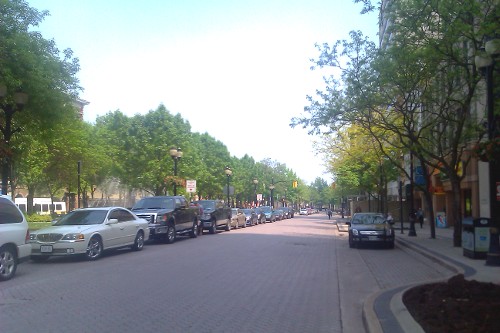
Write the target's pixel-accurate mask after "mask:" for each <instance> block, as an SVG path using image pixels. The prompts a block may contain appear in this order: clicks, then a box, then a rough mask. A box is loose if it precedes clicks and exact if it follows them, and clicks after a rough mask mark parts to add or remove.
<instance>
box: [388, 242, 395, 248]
mask: <svg viewBox="0 0 500 333" xmlns="http://www.w3.org/2000/svg"><path fill="white" fill-rule="evenodd" d="M387 247H388V248H389V249H393V248H394V240H393V241H391V242H389V243H388V244H387Z"/></svg>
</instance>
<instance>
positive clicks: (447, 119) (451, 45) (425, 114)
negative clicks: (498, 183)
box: [292, 0, 499, 246]
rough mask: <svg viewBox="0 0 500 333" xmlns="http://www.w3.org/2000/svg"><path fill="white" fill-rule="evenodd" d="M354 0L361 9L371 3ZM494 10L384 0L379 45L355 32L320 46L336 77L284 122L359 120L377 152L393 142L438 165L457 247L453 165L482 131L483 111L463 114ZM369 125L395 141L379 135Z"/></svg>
mask: <svg viewBox="0 0 500 333" xmlns="http://www.w3.org/2000/svg"><path fill="white" fill-rule="evenodd" d="M356 2H359V1H356ZM362 2H363V3H364V4H365V9H367V10H368V9H370V8H371V7H373V6H372V5H371V2H370V1H362ZM370 6H371V7H370ZM494 13H497V14H498V6H497V5H494V4H493V2H491V3H490V2H489V1H485V2H478V1H475V0H464V1H459V4H457V2H456V1H451V0H443V1H420V0H408V1H400V2H398V1H394V2H391V4H390V6H387V7H386V8H384V12H383V15H384V16H385V17H389V18H390V19H391V22H392V24H391V25H390V26H389V27H388V31H387V34H386V35H387V36H390V40H383V44H382V45H383V46H384V48H382V49H377V48H376V47H375V45H374V43H372V42H370V41H369V40H367V39H366V38H364V37H363V36H362V34H361V33H359V32H352V33H351V40H350V41H339V42H337V43H335V44H334V45H333V46H332V47H330V46H329V45H327V44H324V45H323V46H322V47H321V48H320V50H321V54H320V57H319V59H318V60H316V66H319V67H323V66H333V67H335V68H339V69H341V73H342V74H341V79H340V80H338V79H336V78H334V77H333V78H329V79H328V80H327V81H326V83H327V85H328V86H327V89H326V91H325V92H321V91H318V93H317V96H318V100H315V99H313V98H312V97H310V102H311V105H310V106H309V107H306V112H308V113H309V116H308V117H303V118H295V119H292V125H299V124H301V125H303V126H304V127H309V128H312V129H313V131H316V132H317V131H318V129H319V128H320V127H321V126H328V129H329V130H330V131H331V132H336V131H338V130H339V129H340V128H341V127H342V126H344V125H345V124H353V123H356V124H359V125H360V126H362V127H364V128H366V129H367V130H369V131H372V132H373V133H372V134H373V136H374V138H375V139H377V140H378V142H379V145H380V148H381V149H382V150H383V149H384V147H386V146H387V145H393V146H394V147H395V148H397V149H401V150H405V151H406V152H407V153H409V154H410V155H413V156H415V157H417V158H418V159H419V160H420V161H422V162H425V163H426V164H427V166H429V167H430V168H432V169H437V170H440V171H441V172H442V173H443V174H445V175H446V176H447V177H448V179H449V183H450V186H451V188H452V191H451V192H452V193H453V200H452V201H453V204H452V207H451V209H448V212H449V214H450V215H451V216H450V220H453V221H454V222H455V223H454V228H455V229H454V245H455V246H461V200H460V193H461V191H460V183H461V180H462V178H463V174H462V175H461V173H460V170H461V167H460V165H461V164H463V165H465V166H466V165H467V162H468V161H469V160H470V155H469V154H468V152H467V150H468V149H469V147H470V146H471V145H473V144H474V142H477V141H478V140H479V139H480V138H481V136H482V135H483V134H484V130H482V129H481V128H480V127H478V124H479V123H481V121H480V118H481V117H482V116H483V115H481V114H478V115H476V114H474V113H473V112H471V111H473V110H474V107H473V104H474V101H475V100H474V98H475V96H476V92H477V91H476V89H477V83H478V81H479V76H478V73H477V72H476V70H475V67H474V65H473V56H474V54H475V53H476V51H477V50H478V49H479V47H480V45H481V43H482V40H483V37H484V36H485V35H487V34H491V33H492V32H494V31H498V30H499V27H498V20H496V21H495V20H493V19H492V18H495V17H496V18H498V15H497V14H494ZM344 64H345V65H344ZM343 65H344V66H343ZM374 128H377V129H378V130H377V132H379V133H380V132H390V133H393V135H395V136H396V137H397V138H398V139H397V140H393V139H392V137H393V135H391V136H389V137H390V138H391V140H385V137H384V136H379V135H377V133H376V132H374V131H373V129H374Z"/></svg>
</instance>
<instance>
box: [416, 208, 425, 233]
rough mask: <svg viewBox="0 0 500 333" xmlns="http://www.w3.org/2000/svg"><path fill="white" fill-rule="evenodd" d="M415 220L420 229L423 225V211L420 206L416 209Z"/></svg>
mask: <svg viewBox="0 0 500 333" xmlns="http://www.w3.org/2000/svg"><path fill="white" fill-rule="evenodd" d="M417 220H418V223H420V229H422V228H423V226H424V212H423V211H422V208H419V209H418V210H417Z"/></svg>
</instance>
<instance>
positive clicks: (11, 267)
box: [0, 195, 31, 281]
mask: <svg viewBox="0 0 500 333" xmlns="http://www.w3.org/2000/svg"><path fill="white" fill-rule="evenodd" d="M29 240H30V233H29V229H28V222H27V221H26V218H25V217H24V215H23V213H22V212H21V211H20V210H19V208H18V207H17V206H16V204H15V203H14V202H13V201H12V200H11V199H10V197H9V196H7V195H0V281H7V280H9V279H11V278H12V277H14V275H15V274H16V270H17V265H18V264H20V263H21V262H23V261H26V260H27V259H29V258H30V254H31V245H30V243H29Z"/></svg>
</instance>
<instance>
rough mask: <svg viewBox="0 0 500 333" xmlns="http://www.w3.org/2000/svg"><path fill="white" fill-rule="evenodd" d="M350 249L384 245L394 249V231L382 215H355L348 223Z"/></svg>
mask: <svg viewBox="0 0 500 333" xmlns="http://www.w3.org/2000/svg"><path fill="white" fill-rule="evenodd" d="M347 225H348V232H349V247H351V248H352V247H355V246H357V245H360V244H370V243H371V244H373V243H382V244H386V245H387V246H388V247H389V248H394V229H393V227H392V224H390V223H389V222H388V221H387V219H386V218H385V216H384V214H381V213H355V214H354V215H353V216H352V218H351V220H350V221H348V222H347Z"/></svg>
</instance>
